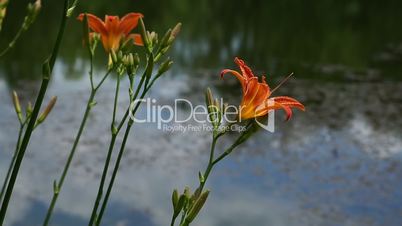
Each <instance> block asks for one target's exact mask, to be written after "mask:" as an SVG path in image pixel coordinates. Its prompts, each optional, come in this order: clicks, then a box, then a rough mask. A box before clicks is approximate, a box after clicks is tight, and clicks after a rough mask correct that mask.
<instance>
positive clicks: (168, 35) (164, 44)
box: [160, 29, 172, 48]
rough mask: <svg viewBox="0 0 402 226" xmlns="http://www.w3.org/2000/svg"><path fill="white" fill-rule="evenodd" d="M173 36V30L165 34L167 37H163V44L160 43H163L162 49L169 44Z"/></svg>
mask: <svg viewBox="0 0 402 226" xmlns="http://www.w3.org/2000/svg"><path fill="white" fill-rule="evenodd" d="M171 34H172V29H169V30H168V31H167V32H166V33H165V35H164V36H163V38H162V40H161V42H160V43H161V44H160V46H161V47H162V48H163V47H166V46H167V43H168V41H169V38H170V36H171Z"/></svg>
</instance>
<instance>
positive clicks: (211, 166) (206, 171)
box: [199, 135, 217, 194]
mask: <svg viewBox="0 0 402 226" xmlns="http://www.w3.org/2000/svg"><path fill="white" fill-rule="evenodd" d="M216 141H217V138H216V136H215V135H213V137H212V144H211V152H210V157H209V162H208V166H207V169H206V170H205V172H204V180H202V181H200V186H199V193H200V194H201V193H202V190H203V189H204V186H205V183H206V182H207V180H208V176H209V174H210V173H211V170H212V168H213V167H214V165H215V164H214V152H215V146H216Z"/></svg>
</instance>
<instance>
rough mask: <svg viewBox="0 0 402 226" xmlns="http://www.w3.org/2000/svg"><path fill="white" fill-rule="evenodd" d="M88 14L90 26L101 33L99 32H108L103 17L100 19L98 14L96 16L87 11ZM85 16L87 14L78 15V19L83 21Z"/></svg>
mask: <svg viewBox="0 0 402 226" xmlns="http://www.w3.org/2000/svg"><path fill="white" fill-rule="evenodd" d="M86 15H87V18H88V26H89V28H91V29H92V30H93V31H94V32H96V33H99V34H102V35H106V34H107V30H106V27H105V24H104V23H103V21H102V20H101V19H99V17H97V16H95V15H93V14H90V13H87V14H86ZM84 16H85V14H84V13H81V14H80V15H79V16H78V17H77V19H78V20H79V21H83V20H84Z"/></svg>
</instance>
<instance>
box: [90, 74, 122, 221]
mask: <svg viewBox="0 0 402 226" xmlns="http://www.w3.org/2000/svg"><path fill="white" fill-rule="evenodd" d="M119 90H120V76H119V75H118V77H117V82H116V93H115V97H114V104H113V118H112V126H111V128H112V129H111V133H112V139H111V141H110V144H109V150H108V152H107V156H106V160H105V165H104V167H103V172H102V177H101V181H100V183H99V188H98V193H97V195H96V200H95V204H94V207H93V209H92V213H91V218H90V220H89V223H88V225H89V226H92V225H93V224H94V222H96V221H97V219H96V212H97V210H98V206H99V203H100V201H101V199H102V195H103V187H104V184H105V181H106V176H107V171H108V168H109V164H110V159H111V157H112V153H113V148H114V144H115V142H116V138H117V135H118V130H117V129H116V128H115V126H114V125H115V122H116V110H117V102H118V96H119ZM120 124H121V123H120ZM119 127H120V125H119Z"/></svg>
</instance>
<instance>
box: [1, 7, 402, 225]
mask: <svg viewBox="0 0 402 226" xmlns="http://www.w3.org/2000/svg"><path fill="white" fill-rule="evenodd" d="M23 3H24V2H23V1H12V2H11V9H10V13H13V14H14V15H22V9H23V7H22V5H23ZM45 3H46V4H44V7H45V8H44V10H43V14H42V15H41V17H40V18H39V22H38V23H37V24H35V25H34V27H33V28H32V29H31V31H30V33H29V35H25V36H24V37H23V38H22V39H21V42H20V45H17V47H16V49H15V50H13V51H11V52H10V54H9V55H8V56H9V58H7V59H2V61H1V63H0V65H1V68H0V72H1V73H0V104H1V107H0V125H1V127H0V178H3V177H4V174H5V169H6V167H7V166H8V163H9V161H10V158H11V152H10V150H13V146H14V142H15V137H16V135H17V119H16V117H15V113H14V110H13V108H12V104H11V100H10V98H9V91H10V90H11V89H12V88H16V89H18V91H19V92H21V96H22V99H23V102H26V101H28V100H32V98H33V97H34V96H35V94H36V89H37V86H38V82H37V77H36V75H38V74H39V73H38V72H39V71H40V66H39V65H40V64H39V63H40V62H41V61H42V60H43V59H44V57H45V56H46V54H47V53H48V52H49V48H50V47H49V42H52V41H53V38H52V37H51V35H52V34H54V33H55V32H54V30H55V29H56V28H57V21H56V20H54V21H53V20H49V19H48V18H54V17H55V16H56V15H57V14H58V12H59V11H58V10H59V9H58V2H57V1H47V2H45ZM378 4H379V3H377V2H376V1H363V0H361V1H358V0H354V1H347V2H344V1H330V0H325V1H324V0H323V1H307V2H306V1H304V2H303V3H298V2H293V1H257V0H256V1H253V2H252V3H251V1H246V2H244V1H237V0H235V1H230V4H229V3H228V1H209V2H208V1H200V2H190V1H184V0H172V1H163V2H160V1H156V0H151V1H147V2H146V3H145V1H136V2H135V4H132V2H131V1H117V2H116V3H113V6H110V5H111V4H106V3H102V2H101V1H98V2H93V1H91V2H86V1H83V3H82V6H81V8H82V9H85V10H89V11H91V12H98V14H99V15H101V14H103V13H105V12H111V13H118V14H123V13H126V12H127V11H130V10H135V11H141V12H144V14H145V15H146V21H147V23H148V24H150V25H149V26H151V27H152V28H154V29H155V30H158V31H162V30H163V29H164V28H165V27H167V26H171V25H173V24H175V22H177V20H178V19H179V20H181V21H182V22H183V23H184V29H183V32H182V34H181V36H180V39H179V40H178V43H177V45H176V46H175V49H174V51H173V55H174V59H175V61H176V65H175V67H174V68H173V71H172V73H171V74H169V75H168V76H166V77H165V78H162V79H161V80H160V81H158V83H157V84H156V87H155V89H154V90H153V91H152V92H151V94H150V96H151V97H154V98H156V99H157V101H158V103H160V104H169V105H172V104H173V103H174V102H173V101H174V98H177V97H179V98H188V99H189V100H191V101H192V102H194V103H203V90H204V89H205V88H206V87H207V86H210V87H211V88H213V89H214V90H215V92H216V93H217V94H219V95H221V96H224V97H225V99H226V100H227V101H229V102H230V103H236V102H237V101H238V99H239V97H238V94H239V92H238V91H239V89H238V84H236V81H235V80H234V79H227V80H225V81H221V80H219V78H218V76H217V74H218V72H219V70H220V69H221V68H226V67H234V65H233V62H232V58H233V56H235V55H240V56H243V57H244V58H245V59H247V61H248V62H250V64H251V65H255V69H256V71H264V72H267V73H270V74H273V75H274V76H280V75H283V74H287V73H289V72H290V71H294V72H295V73H296V75H297V78H296V79H295V80H292V81H290V82H289V83H288V84H286V86H284V87H282V88H281V90H280V91H278V95H279V94H288V95H291V96H295V97H298V99H300V100H301V101H302V102H303V103H305V105H306V106H307V112H305V113H299V112H296V113H295V118H294V120H291V121H290V122H288V123H286V124H285V123H283V122H282V121H281V120H280V119H281V118H277V122H276V126H277V127H276V132H275V133H273V134H271V133H264V132H260V133H258V134H257V136H256V137H255V138H253V139H252V140H250V141H249V142H247V143H246V144H245V145H243V146H242V147H241V148H239V149H238V150H237V151H236V152H235V153H234V155H232V156H231V157H229V158H228V159H227V160H225V161H224V162H223V163H222V164H221V165H219V166H218V167H217V168H216V171H215V174H213V175H212V176H211V180H210V181H209V184H208V185H207V187H209V188H210V189H211V190H212V195H211V196H210V198H209V200H208V202H207V204H206V205H207V206H206V208H205V209H204V210H203V211H202V213H201V216H200V218H199V219H198V220H197V222H195V223H194V225H195V226H206V225H208V226H222V225H231V226H244V225H258V226H271V225H274V226H282V225H283V226H285V225H286V226H290V225H297V226H300V225H302V226H303V225H309V226H310V225H334V226H335V225H351V226H352V225H391V226H393V225H399V224H400V217H401V213H402V204H401V203H402V189H401V188H402V182H401V180H400V178H402V167H401V162H402V156H401V153H402V139H401V135H400V134H402V120H401V119H400V117H399V115H400V112H402V97H401V95H400V94H401V90H402V83H401V82H400V78H401V73H402V68H401V65H402V64H401V61H402V48H401V43H402V33H401V30H400V29H396V28H397V27H396V25H397V24H398V22H399V21H401V19H402V18H401V15H402V14H400V12H399V9H400V8H401V2H400V1H396V0H395V1H387V2H386V3H383V2H382V3H381V5H378ZM46 7H47V8H46ZM155 7H158V10H155ZM51 9H55V10H51ZM194 9H197V10H194ZM13 14H11V15H13ZM15 18H18V16H16V17H15ZM18 22H19V21H18V20H15V21H12V20H10V19H9V20H8V21H7V22H6V24H5V27H4V29H5V30H6V32H5V33H3V35H4V36H2V38H1V41H0V43H3V44H4V39H7V38H10V37H11V35H12V31H13V30H15V29H16V28H15V26H16V25H15V24H18ZM69 29H70V30H69V31H68V32H67V34H68V35H67V36H66V39H65V40H64V44H65V46H64V48H63V51H62V57H61V59H60V61H59V62H58V63H57V65H56V69H55V76H54V78H53V80H52V84H51V87H50V89H49V91H48V97H50V96H51V95H57V96H58V97H59V99H58V103H57V105H56V107H55V109H54V112H53V113H52V114H51V115H50V116H49V119H48V121H47V123H45V124H43V125H42V126H40V127H39V128H38V129H37V131H35V133H34V134H33V137H32V140H31V143H30V146H29V150H28V152H27V155H26V159H25V160H24V162H23V165H22V168H21V171H20V172H21V174H20V176H19V180H18V183H17V184H16V189H15V192H14V196H13V198H12V202H11V205H10V209H9V214H8V218H7V222H6V224H5V225H10V226H32V225H40V223H41V221H42V219H43V217H44V214H45V211H46V208H47V206H48V203H49V201H50V198H51V195H52V186H51V185H52V182H53V180H54V179H55V178H57V177H58V176H59V175H60V171H61V167H60V166H61V165H62V164H64V162H65V160H66V156H67V154H68V153H67V151H68V150H69V148H70V146H71V143H72V141H73V134H74V133H75V131H76V129H77V128H78V124H79V121H80V119H81V117H82V113H83V106H84V104H85V102H86V98H87V97H88V91H89V81H88V78H87V77H86V76H85V75H86V74H87V69H88V68H87V63H86V61H85V60H83V58H82V56H84V54H85V52H84V51H83V50H82V49H81V48H79V47H80V43H81V39H80V37H79V36H76V35H75V34H79V32H80V29H81V28H80V24H79V23H76V22H75V21H71V23H70V26H69ZM44 34H46V37H45V40H44ZM72 34H74V35H72ZM378 34H381V35H378ZM3 37H4V39H3ZM32 43H35V46H34V47H33V45H32ZM33 48H34V51H32V49H33ZM102 54H103V53H102V51H101V50H100V51H99V52H98V56H101V55H102ZM77 56H78V57H77ZM80 56H81V57H80ZM103 62H105V59H104V58H102V57H100V59H98V67H97V68H98V69H99V68H101V66H102V63H103ZM257 69H258V70H257ZM99 74H101V73H99ZM270 74H269V76H268V79H269V81H271V82H273V84H275V83H277V82H278V81H277V79H274V78H275V77H274V78H273V76H271V75H270ZM390 80H393V81H392V82H391V81H390ZM113 90H114V82H113V80H112V79H110V80H107V82H106V83H105V86H104V87H103V88H102V90H101V91H100V93H99V96H98V97H97V102H98V105H97V106H96V107H95V108H94V111H93V113H92V114H91V117H90V119H89V123H88V126H87V129H86V131H85V132H84V135H83V138H82V141H81V144H80V146H79V150H78V152H77V155H76V157H75V161H74V162H73V166H74V167H73V168H71V170H70V174H69V176H68V178H67V181H66V185H65V187H64V188H63V191H62V194H61V196H60V199H59V202H58V205H57V211H56V216H55V217H54V225H58V226H67V225H68V226H70V225H85V224H86V223H87V221H88V216H89V215H90V210H91V207H92V203H93V200H94V199H95V194H94V191H95V190H96V188H97V185H98V183H99V176H100V173H101V171H100V170H101V166H102V164H103V161H104V157H105V155H106V146H107V145H108V143H109V132H108V131H109V123H108V122H109V120H110V118H111V114H110V113H111V112H112V109H111V104H110V103H112V101H113V100H112V99H113V95H111V93H113ZM126 90H127V89H125V88H123V89H121V91H122V93H121V96H122V97H123V98H122V100H121V104H120V107H121V108H123V107H124V106H125V104H126V101H127V97H126ZM279 92H280V93H279ZM124 97H125V98H124ZM187 110H188V109H184V108H183V109H181V111H182V112H186V111H187ZM144 113H145V112H144V111H142V112H139V114H144ZM279 116H283V115H279ZM105 122H106V123H105ZM119 142H121V140H119ZM209 142H210V136H209V134H208V133H206V132H205V133H204V132H199V133H197V132H188V133H179V132H177V133H167V132H163V131H161V130H158V129H157V128H156V125H155V124H137V125H135V127H134V130H133V132H132V134H131V138H130V140H129V142H128V145H127V152H126V155H125V158H124V161H123V162H122V167H121V171H120V174H119V177H118V181H117V183H116V186H115V188H114V192H113V194H112V196H111V202H110V205H109V207H108V210H107V212H106V216H105V218H104V220H105V221H104V225H119V226H124V225H140V226H141V225H144V226H153V225H155V226H159V225H166V224H167V222H169V220H170V213H171V205H170V192H171V191H172V189H173V188H182V187H184V186H185V185H192V187H194V186H195V185H196V183H197V172H198V171H199V170H200V169H203V167H204V166H205V163H206V161H207V158H208V156H207V155H208V154H207V153H208V147H209ZM227 142H229V140H225V142H224V143H227ZM223 145H224V144H222V145H221V146H219V149H220V150H222V149H223Z"/></svg>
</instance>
